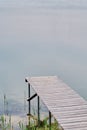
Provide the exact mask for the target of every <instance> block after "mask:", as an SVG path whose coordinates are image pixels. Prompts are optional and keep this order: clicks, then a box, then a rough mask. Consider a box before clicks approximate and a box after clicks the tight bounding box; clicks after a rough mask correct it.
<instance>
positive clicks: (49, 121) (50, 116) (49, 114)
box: [49, 111, 51, 130]
mask: <svg viewBox="0 0 87 130" xmlns="http://www.w3.org/2000/svg"><path fill="white" fill-rule="evenodd" d="M49 130H51V112H50V111H49Z"/></svg>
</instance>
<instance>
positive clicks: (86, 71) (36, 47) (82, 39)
mask: <svg viewBox="0 0 87 130" xmlns="http://www.w3.org/2000/svg"><path fill="white" fill-rule="evenodd" d="M7 1H8V2H6V1H2V0H0V104H1V105H0V113H2V112H3V97H4V94H6V96H7V98H8V101H9V107H10V108H9V109H10V112H12V113H13V114H14V113H15V114H17V113H23V111H24V107H23V106H24V97H25V96H26V97H27V84H26V83H25V81H24V79H25V77H26V76H40V75H41V76H42V75H57V76H59V77H60V78H61V79H63V80H64V81H65V82H66V83H67V84H68V85H69V86H71V87H72V88H73V89H74V90H76V91H77V92H78V93H79V94H80V95H81V96H83V97H84V98H85V99H87V2H86V1H83V2H81V1H80V2H78V1H77V0H76V1H74V3H73V2H72V0H71V2H69V1H68V0H66V2H64V1H62V2H61V1H59V3H58V1H56V0H55V1H52V0H51V2H49V0H47V1H43V2H41V1H39V0H37V2H35V1H33V2H32V1H31V0H30V1H25V2H24V1H23V0H22V1H20V0H18V1H16V0H14V1H12V2H11V1H9V0H7ZM24 93H26V94H24ZM24 95H25V96H24ZM12 108H14V109H12Z"/></svg>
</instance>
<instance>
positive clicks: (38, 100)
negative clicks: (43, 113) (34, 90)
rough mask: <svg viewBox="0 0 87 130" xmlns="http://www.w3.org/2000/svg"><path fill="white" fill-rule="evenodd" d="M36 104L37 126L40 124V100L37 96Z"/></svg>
mask: <svg viewBox="0 0 87 130" xmlns="http://www.w3.org/2000/svg"><path fill="white" fill-rule="evenodd" d="M37 102H38V104H37V107H38V125H39V123H40V98H39V96H37Z"/></svg>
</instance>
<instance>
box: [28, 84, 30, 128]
mask: <svg viewBox="0 0 87 130" xmlns="http://www.w3.org/2000/svg"><path fill="white" fill-rule="evenodd" d="M28 98H30V84H29V83H28ZM28 107H29V108H28V114H29V126H30V112H31V104H30V101H28Z"/></svg>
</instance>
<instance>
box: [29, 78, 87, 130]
mask: <svg viewBox="0 0 87 130" xmlns="http://www.w3.org/2000/svg"><path fill="white" fill-rule="evenodd" d="M28 82H29V83H30V85H31V86H32V87H33V89H34V90H35V91H36V93H37V94H38V96H39V97H40V98H41V99H42V101H43V102H44V104H45V105H46V106H47V108H48V110H50V112H51V113H52V115H53V116H54V117H55V118H56V120H57V121H58V122H59V123H60V125H61V126H62V127H63V128H64V130H87V102H86V101H85V100H84V99H83V98H82V97H81V96H79V94H77V93H76V92H75V91H74V90H72V89H71V88H70V87H69V86H68V85H66V84H65V83H64V82H63V81H62V80H60V79H59V78H57V77H56V76H48V77H31V78H28Z"/></svg>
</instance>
